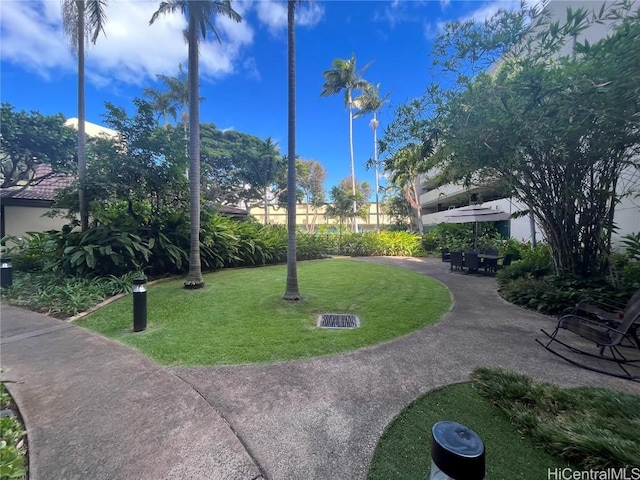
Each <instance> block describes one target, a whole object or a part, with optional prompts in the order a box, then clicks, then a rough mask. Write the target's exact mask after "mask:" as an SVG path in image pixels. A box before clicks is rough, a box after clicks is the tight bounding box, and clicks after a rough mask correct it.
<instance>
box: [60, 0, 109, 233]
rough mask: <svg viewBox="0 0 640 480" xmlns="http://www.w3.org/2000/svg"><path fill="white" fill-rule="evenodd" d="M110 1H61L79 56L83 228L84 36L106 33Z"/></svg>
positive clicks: (85, 220) (83, 221)
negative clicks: (108, 3) (106, 11)
mask: <svg viewBox="0 0 640 480" xmlns="http://www.w3.org/2000/svg"><path fill="white" fill-rule="evenodd" d="M106 5H107V0H62V26H63V29H64V32H65V34H66V35H67V36H68V37H69V40H70V42H71V49H72V50H73V52H74V53H75V54H76V55H77V56H78V181H79V186H78V202H79V205H80V228H81V229H82V231H85V230H86V229H87V228H89V205H88V202H87V199H86V179H87V159H86V140H87V139H86V130H85V121H86V114H85V81H84V74H85V68H84V63H85V53H84V51H85V37H88V38H90V39H91V42H92V43H94V44H95V43H96V41H97V40H98V36H99V35H100V32H102V33H104V24H105V21H106V15H105V11H104V9H105V7H106Z"/></svg>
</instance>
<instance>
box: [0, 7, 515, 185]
mask: <svg viewBox="0 0 640 480" xmlns="http://www.w3.org/2000/svg"><path fill="white" fill-rule="evenodd" d="M158 4H159V1H146V0H133V1H124V0H109V3H108V6H107V24H106V28H105V33H106V36H100V38H99V39H98V42H97V44H96V45H91V46H90V48H88V51H87V66H86V72H87V90H86V95H87V120H88V121H91V122H93V123H98V124H102V123H103V121H102V115H103V114H104V112H105V109H104V102H105V101H109V102H112V103H114V104H116V105H118V106H121V107H125V108H127V109H128V110H131V106H132V103H131V101H132V99H133V98H135V97H136V96H142V91H143V89H144V88H146V87H150V86H156V87H157V86H159V85H158V84H157V83H156V82H155V78H156V77H155V76H156V74H166V75H177V72H178V64H179V63H184V64H186V57H187V47H186V45H185V44H184V42H183V40H182V38H183V37H182V30H183V29H184V28H185V26H186V22H185V20H184V19H183V18H181V17H180V16H179V15H175V16H173V17H165V18H161V19H160V20H159V21H158V22H157V23H156V24H154V25H153V26H149V25H148V22H149V19H150V17H151V15H152V13H153V12H154V11H155V10H156V9H157V6H158ZM232 4H233V6H234V8H235V9H236V10H237V11H238V12H240V13H241V14H242V16H243V22H242V23H240V24H236V23H234V22H231V21H229V20H227V19H222V18H218V19H216V21H215V22H216V27H217V30H218V32H219V34H220V36H221V38H222V41H223V43H222V45H218V44H217V43H215V41H214V39H213V36H212V38H211V39H210V40H208V41H207V42H205V43H204V44H203V45H202V47H201V67H200V68H201V96H203V97H205V101H204V103H203V104H202V107H201V121H202V122H213V123H215V124H216V125H217V126H218V128H221V129H226V128H233V129H235V130H238V131H242V132H246V133H250V134H253V135H256V136H258V137H261V138H266V137H267V136H271V137H272V138H274V139H275V140H276V141H277V142H278V143H279V145H280V146H281V148H282V150H283V151H285V150H286V141H287V83H286V81H287V76H286V73H287V70H286V69H287V58H286V56H287V49H286V48H287V44H286V6H285V4H284V2H278V1H267V0H263V1H254V2H237V1H234V2H232ZM518 4H519V2H518V1H514V0H497V1H496V0H493V1H470V0H467V1H462V0H460V1H455V0H450V1H449V0H439V1H398V0H395V1H324V2H323V1H317V2H315V3H310V4H308V5H307V6H306V7H305V8H303V9H302V10H301V11H300V12H299V14H298V22H297V23H298V26H297V29H296V39H297V86H298V93H297V122H298V127H297V151H298V154H299V155H300V156H301V157H302V158H305V159H315V160H318V161H320V162H321V163H322V164H323V165H324V167H325V168H326V169H327V172H328V177H327V181H326V182H325V186H326V187H327V188H328V189H329V188H331V186H333V185H336V184H337V183H338V182H339V181H340V180H341V179H342V178H345V177H347V176H348V175H349V174H350V164H349V130H348V127H349V124H348V113H347V111H346V110H345V109H344V105H343V98H342V96H335V97H329V98H320V91H321V87H322V84H323V82H324V77H323V76H322V72H323V71H325V70H327V69H329V68H331V62H332V61H333V60H334V59H335V58H345V59H348V58H349V57H350V56H351V54H352V53H355V55H356V57H357V66H358V67H359V68H361V67H364V66H365V65H366V64H368V63H369V62H373V63H372V64H371V66H370V67H369V68H368V70H367V71H366V72H365V74H364V78H365V79H366V80H368V81H369V82H371V83H374V84H377V83H380V84H381V91H382V92H391V95H390V101H389V103H388V104H387V105H385V106H383V108H382V109H381V112H380V115H379V120H380V123H381V124H380V127H379V128H378V133H379V136H380V135H381V133H382V131H383V130H384V127H385V126H386V125H387V123H388V122H390V121H391V119H392V118H393V110H394V107H395V106H397V105H399V104H402V103H404V102H406V101H407V100H409V99H412V98H415V97H417V96H419V95H420V94H421V93H422V92H423V90H424V88H425V87H426V86H427V85H428V84H429V83H430V82H431V81H432V80H433V79H432V78H430V75H429V67H430V52H431V45H432V42H433V40H434V38H435V36H436V34H437V33H438V32H439V31H441V30H442V27H443V25H444V23H445V22H447V21H449V20H453V19H456V18H462V19H468V18H475V19H478V20H483V19H484V18H486V17H487V16H489V15H490V14H492V13H493V12H495V11H496V10H497V9H498V8H515V7H517V5H518ZM0 8H1V10H2V11H1V12H0V13H1V17H0V18H1V24H0V25H1V38H0V40H1V42H2V48H1V50H0V52H1V98H2V102H9V103H11V104H13V105H14V107H16V108H17V109H24V110H38V111H40V112H42V113H44V114H54V113H59V112H60V113H62V114H64V115H65V116H66V117H68V118H70V117H75V116H77V114H76V95H77V94H76V61H75V59H74V57H73V56H72V54H71V51H70V49H69V47H68V42H67V40H66V38H65V37H64V35H63V33H62V29H61V19H60V1H59V0H45V1H31V0H2V2H1V3H0ZM369 121H370V116H364V117H362V118H359V119H356V120H355V121H354V133H353V135H354V151H355V163H356V178H358V179H359V180H366V181H368V182H370V183H371V184H373V183H374V180H375V179H374V174H373V172H372V171H367V170H366V169H365V167H364V164H365V162H366V161H367V159H369V158H371V157H372V156H373V134H372V131H371V128H370V127H369Z"/></svg>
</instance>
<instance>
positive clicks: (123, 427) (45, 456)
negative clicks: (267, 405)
mask: <svg viewBox="0 0 640 480" xmlns="http://www.w3.org/2000/svg"><path fill="white" fill-rule="evenodd" d="M0 314H1V315H2V317H1V319H0V321H1V325H0V329H1V330H0V333H1V340H0V342H1V345H0V348H1V349H2V368H3V370H4V372H3V374H2V377H3V380H9V381H11V383H8V384H7V386H8V388H9V391H10V392H11V394H12V395H13V397H14V398H15V400H16V402H17V403H18V405H19V407H20V411H21V413H22V416H23V418H24V421H25V424H26V427H27V430H28V432H29V433H28V441H29V462H30V465H29V471H30V478H31V480H57V479H65V480H74V479H78V480H86V479H91V480H102V479H104V480H107V479H108V480H120V479H122V480H128V479H136V480H146V479H148V480H158V479H203V480H204V479H207V480H211V479H216V480H217V479H225V480H226V479H229V480H251V479H257V478H262V477H261V475H260V471H259V469H258V468H257V466H256V464H255V463H254V461H253V460H252V459H251V457H250V456H249V454H248V453H247V451H246V450H245V448H244V447H243V445H242V444H241V442H240V441H239V440H238V438H237V437H236V436H235V434H234V433H233V431H232V430H231V428H230V427H229V425H228V424H227V423H226V422H225V421H224V419H223V418H222V417H221V416H220V415H219V414H218V413H217V412H216V411H215V410H214V408H213V407H212V406H211V405H210V404H209V403H207V402H206V401H205V400H204V399H203V398H202V397H201V396H200V395H199V394H198V393H197V392H196V391H195V390H194V389H193V388H191V387H190V386H189V385H187V384H185V383H184V382H183V381H181V380H180V379H179V378H177V377H176V376H175V375H173V374H172V373H171V372H170V371H168V370H166V369H165V368H163V367H160V366H159V365H157V364H156V363H154V362H152V361H151V360H149V359H148V358H146V357H145V356H143V355H141V354H139V353H137V352H136V351H134V350H133V349H131V348H128V347H126V346H124V345H122V344H120V343H117V342H113V341H111V340H108V339H106V338H103V337H101V336H99V335H95V334H93V333H91V332H90V331H88V330H86V329H84V328H81V327H77V326H74V325H72V324H69V323H65V322H61V321H60V320H56V319H53V318H50V317H47V316H45V315H40V314H37V313H33V312H29V311H26V310H22V309H18V308H14V307H9V306H5V305H3V306H2V308H1V311H0ZM13 382H15V383H13Z"/></svg>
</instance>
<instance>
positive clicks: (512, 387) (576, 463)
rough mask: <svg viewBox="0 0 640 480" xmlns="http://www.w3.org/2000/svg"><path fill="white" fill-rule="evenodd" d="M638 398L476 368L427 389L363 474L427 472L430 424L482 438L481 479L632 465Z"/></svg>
mask: <svg viewBox="0 0 640 480" xmlns="http://www.w3.org/2000/svg"><path fill="white" fill-rule="evenodd" d="M639 412H640V397H638V396H634V395H629V394H625V393H620V392H613V391H609V390H605V389H600V388H588V387H584V388H561V387H556V386H553V385H550V384H545V383H535V382H533V381H532V380H531V379H530V378H528V377H526V376H523V375H520V374H516V373H514V372H509V371H506V370H504V369H500V368H479V369H476V370H475V371H474V373H473V374H472V382H468V383H462V384H456V385H450V386H447V387H445V388H442V389H440V390H436V391H433V392H429V393H428V394H426V395H424V396H423V397H421V398H419V399H418V400H416V401H415V402H414V403H413V404H412V405H410V406H409V407H407V408H406V409H405V410H404V411H403V412H402V413H400V415H399V416H398V417H397V418H396V419H395V420H394V421H393V422H392V423H391V424H390V425H389V427H388V428H387V430H386V431H385V432H384V434H383V435H382V437H381V439H380V442H379V443H378V447H377V449H376V452H375V454H374V458H373V461H372V464H371V469H370V471H369V479H370V480H376V479H385V480H389V479H405V478H417V476H420V478H426V477H428V475H429V471H430V461H431V455H430V448H431V441H432V437H431V428H432V426H433V425H434V424H435V423H437V422H439V421H442V420H451V421H455V422H458V423H462V424H463V425H466V426H467V427H469V428H471V429H472V430H474V431H475V432H476V433H478V435H479V436H480V437H481V438H482V440H483V441H484V443H485V447H486V452H487V457H486V461H487V463H486V466H487V469H486V474H487V475H486V478H491V479H494V480H511V479H523V480H537V479H540V478H546V477H547V471H548V470H547V469H549V468H551V469H553V468H566V467H569V468H572V469H573V470H587V469H594V470H601V469H605V468H609V467H613V468H623V467H624V466H636V464H637V460H638V458H637V452H638V451H640V444H639V442H640V435H638V432H640V413H639Z"/></svg>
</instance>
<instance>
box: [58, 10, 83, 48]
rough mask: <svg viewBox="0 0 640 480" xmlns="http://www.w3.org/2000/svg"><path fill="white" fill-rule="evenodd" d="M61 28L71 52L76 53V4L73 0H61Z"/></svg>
mask: <svg viewBox="0 0 640 480" xmlns="http://www.w3.org/2000/svg"><path fill="white" fill-rule="evenodd" d="M60 9H61V12H62V30H63V31H64V33H65V35H66V36H67V38H69V43H70V44H71V49H72V51H73V53H78V33H79V32H78V5H77V4H76V2H75V0H61V2H60Z"/></svg>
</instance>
